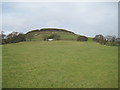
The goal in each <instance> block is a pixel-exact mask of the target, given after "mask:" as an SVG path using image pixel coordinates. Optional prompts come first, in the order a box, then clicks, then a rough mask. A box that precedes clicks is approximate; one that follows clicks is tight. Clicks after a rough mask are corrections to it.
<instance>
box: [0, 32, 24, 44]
mask: <svg viewBox="0 0 120 90" xmlns="http://www.w3.org/2000/svg"><path fill="white" fill-rule="evenodd" d="M22 41H26V38H25V34H23V33H19V32H12V33H10V34H8V35H5V34H4V31H1V34H0V44H8V43H18V42H22Z"/></svg>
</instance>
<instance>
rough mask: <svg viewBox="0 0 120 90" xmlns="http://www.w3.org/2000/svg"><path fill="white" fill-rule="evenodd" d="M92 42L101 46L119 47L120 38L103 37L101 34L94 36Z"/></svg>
mask: <svg viewBox="0 0 120 90" xmlns="http://www.w3.org/2000/svg"><path fill="white" fill-rule="evenodd" d="M93 41H95V42H98V43H100V44H101V45H109V46H118V45H120V38H119V37H118V38H117V37H116V36H114V35H113V36H112V35H107V36H103V35H102V34H99V35H96V36H95V37H94V38H93Z"/></svg>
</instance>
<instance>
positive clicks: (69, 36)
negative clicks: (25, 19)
mask: <svg viewBox="0 0 120 90" xmlns="http://www.w3.org/2000/svg"><path fill="white" fill-rule="evenodd" d="M51 34H57V35H59V36H60V40H77V37H78V35H77V34H75V33H74V32H71V31H68V30H65V29H56V28H44V29H40V30H32V31H30V32H28V33H26V38H27V40H29V39H28V38H29V36H31V37H32V39H31V40H38V41H39V40H41V41H42V40H44V36H50V35H51Z"/></svg>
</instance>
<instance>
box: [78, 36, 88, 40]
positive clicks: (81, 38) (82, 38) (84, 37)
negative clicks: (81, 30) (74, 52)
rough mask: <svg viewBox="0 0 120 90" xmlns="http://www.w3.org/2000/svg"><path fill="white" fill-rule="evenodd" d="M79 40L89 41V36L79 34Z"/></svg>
mask: <svg viewBox="0 0 120 90" xmlns="http://www.w3.org/2000/svg"><path fill="white" fill-rule="evenodd" d="M77 41H88V38H87V37H86V36H80V35H79V36H78V37H77Z"/></svg>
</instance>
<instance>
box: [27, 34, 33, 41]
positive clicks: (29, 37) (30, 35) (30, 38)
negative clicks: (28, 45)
mask: <svg viewBox="0 0 120 90" xmlns="http://www.w3.org/2000/svg"><path fill="white" fill-rule="evenodd" d="M33 36H34V35H33V34H31V33H30V34H27V35H26V38H27V39H29V41H31V40H32V38H33Z"/></svg>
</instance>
